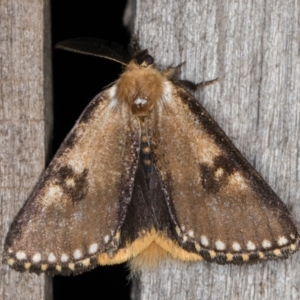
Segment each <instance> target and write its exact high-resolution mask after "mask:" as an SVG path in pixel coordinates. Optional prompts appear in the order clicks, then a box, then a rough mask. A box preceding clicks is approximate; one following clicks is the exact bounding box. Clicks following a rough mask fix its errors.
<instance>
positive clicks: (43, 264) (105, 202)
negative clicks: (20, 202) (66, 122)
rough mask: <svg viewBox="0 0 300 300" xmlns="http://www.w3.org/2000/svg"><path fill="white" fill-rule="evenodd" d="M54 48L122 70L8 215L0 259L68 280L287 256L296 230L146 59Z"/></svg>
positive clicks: (210, 123)
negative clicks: (124, 268)
mask: <svg viewBox="0 0 300 300" xmlns="http://www.w3.org/2000/svg"><path fill="white" fill-rule="evenodd" d="M58 48H61V49H65V50H70V51H75V52H80V53H85V54H90V55H96V56H100V57H105V58H108V59H111V60H115V61H118V62H119V63H121V64H123V65H124V66H125V70H124V72H123V73H122V74H121V76H120V78H119V79H118V80H117V81H116V82H115V83H114V84H112V85H111V86H110V87H109V88H107V89H105V90H104V91H102V92H101V93H100V94H98V95H97V96H96V97H95V98H94V99H93V100H92V101H91V103H90V104H89V105H88V107H87V108H86V109H85V111H84V112H83V114H82V115H81V117H80V118H79V120H78V121H77V123H76V125H75V127H74V128H73V130H72V131H71V132H70V133H69V135H68V136H67V137H66V139H65V141H64V142H63V144H62V145H61V147H60V149H59V150H58V152H57V154H56V156H55V157H54V159H53V160H52V162H51V163H50V165H49V167H48V168H47V170H46V171H45V173H44V175H43V176H42V178H41V179H40V180H39V182H38V183H37V185H36V187H35V188H34V190H33V192H32V194H31V195H30V197H29V199H28V200H27V202H26V203H25V204H24V206H23V208H22V209H21V211H20V212H19V214H18V215H17V217H16V218H15V220H14V222H13V224H12V225H11V228H10V231H9V233H8V235H7V238H6V243H5V251H4V259H5V261H6V262H7V263H8V264H9V265H10V266H11V267H12V268H14V269H16V270H18V271H26V270H29V271H31V272H36V273H40V272H48V273H50V274H70V273H73V274H77V273H82V272H85V271H87V270H89V269H92V268H94V267H95V266H97V265H110V264H117V263H122V262H125V261H131V262H132V266H133V267H134V268H135V269H139V268H143V266H145V265H147V266H149V265H150V266H151V265H153V264H155V263H156V262H158V261H159V260H160V259H163V258H164V257H172V258H175V259H180V260H183V261H200V260H203V259H204V260H207V261H209V262H216V263H218V264H227V263H233V264H241V263H256V262H260V261H265V260H270V259H278V258H287V257H288V256H289V255H291V254H292V253H294V252H295V251H297V250H298V248H299V231H298V229H297V226H296V224H295V223H294V221H293V218H292V216H291V214H290V213H289V211H288V210H287V208H286V206H285V205H284V203H283V202H282V201H281V200H280V199H279V198H278V197H277V196H276V194H275V193H274V192H273V191H272V190H271V188H270V187H269V186H268V185H267V183H266V182H265V181H264V180H263V179H262V177H261V176H260V175H259V174H258V173H257V172H256V171H255V170H254V169H253V168H252V167H251V165H250V164H249V163H248V162H247V161H246V159H245V158H244V157H243V156H242V155H241V154H240V152H239V151H238V150H237V149H236V148H235V146H234V145H233V144H232V142H231V141H230V140H229V138H228V137H227V136H226V135H225V133H224V132H223V131H222V130H221V129H220V127H219V126H218V125H217V124H216V122H215V121H214V120H213V119H212V117H211V116H210V115H209V114H208V113H207V112H206V110H205V109H204V108H203V107H202V106H201V104H199V102H198V101H197V100H196V99H195V98H194V97H193V96H192V95H191V94H190V93H189V92H187V91H186V90H185V89H184V88H182V87H181V84H180V83H184V84H188V85H189V86H193V85H192V84H191V83H187V82H180V81H176V80H175V79H174V75H175V73H176V68H171V67H170V68H167V69H166V70H165V71H163V72H160V71H158V70H157V69H156V68H155V66H154V60H153V57H152V56H150V55H149V54H148V52H147V50H144V51H140V50H139V49H138V47H137V46H136V47H135V49H134V51H132V52H133V53H132V56H131V57H130V58H126V57H125V58H124V57H123V56H122V55H120V54H119V52H118V51H115V50H114V49H112V48H110V47H108V46H107V45H105V44H104V43H103V42H101V41H99V40H95V39H75V40H67V41H64V42H61V43H60V44H59V45H58Z"/></svg>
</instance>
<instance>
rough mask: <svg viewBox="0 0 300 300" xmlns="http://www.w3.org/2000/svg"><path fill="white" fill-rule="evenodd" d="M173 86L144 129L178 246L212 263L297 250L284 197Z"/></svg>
mask: <svg viewBox="0 0 300 300" xmlns="http://www.w3.org/2000/svg"><path fill="white" fill-rule="evenodd" d="M172 86H173V88H172V89H173V94H172V97H171V101H169V102H168V101H163V102H162V105H159V106H158V107H157V108H156V109H155V110H154V111H153V114H152V121H151V122H152V124H153V125H152V126H153V128H154V129H153V132H150V135H151V136H152V138H151V145H152V149H153V152H154V160H155V166H156V168H157V170H158V173H159V176H160V180H161V184H162V188H163V190H164V193H165V199H166V201H167V203H168V205H169V211H170V215H171V219H172V222H173V226H174V227H175V229H176V232H177V239H178V242H179V243H180V244H181V246H182V248H184V249H186V250H187V251H190V252H193V253H197V254H198V255H200V256H202V257H203V258H204V259H206V260H209V261H216V262H217V263H241V262H256V261H258V260H259V259H276V258H286V257H287V256H288V255H289V254H291V253H293V252H295V251H296V250H298V247H299V232H298V229H297V227H296V225H295V223H294V221H293V218H292V216H291V214H290V213H289V212H288V210H287V208H286V206H285V205H284V203H283V202H282V201H281V200H280V199H279V198H278V197H277V196H276V194H275V193H274V192H273V191H272V190H271V188H270V187H269V186H268V185H267V184H266V182H265V181H264V180H263V179H262V178H261V176H260V175H259V174H258V173H257V172H256V171H255V170H254V169H253V168H252V167H251V166H250V164H249V163H248V162H247V161H246V159H245V158H243V156H242V155H241V154H240V152H239V151H238V150H237V149H236V148H235V146H234V145H233V144H232V143H231V141H230V140H229V139H228V137H227V136H226V135H225V134H224V132H223V131H222V130H221V129H220V127H219V126H218V125H217V124H216V122H215V121H214V120H213V119H212V118H211V117H210V116H209V114H208V113H207V112H206V111H205V109H204V108H203V107H202V106H201V105H200V104H199V103H198V102H197V101H196V100H195V99H194V98H193V97H192V96H191V95H190V94H189V93H188V92H187V91H185V90H184V89H182V88H180V87H178V86H174V85H172ZM149 127H150V128H151V126H149Z"/></svg>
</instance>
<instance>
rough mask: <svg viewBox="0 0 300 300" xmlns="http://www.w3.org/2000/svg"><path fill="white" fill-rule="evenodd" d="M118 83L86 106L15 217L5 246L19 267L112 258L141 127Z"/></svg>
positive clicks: (74, 267)
mask: <svg viewBox="0 0 300 300" xmlns="http://www.w3.org/2000/svg"><path fill="white" fill-rule="evenodd" d="M113 88H114V87H112V88H111V89H113ZM111 89H108V90H105V91H104V92H102V93H100V94H99V95H98V96H97V97H95V99H94V100H93V101H92V102H91V103H90V104H89V106H88V107H87V108H86V110H85V111H84V112H83V114H82V116H81V118H80V119H79V121H78V122H77V124H76V126H75V127H74V129H73V130H72V131H71V133H70V134H69V135H68V137H67V138H66V140H65V141H64V143H63V144H62V146H61V148H60V149H59V151H58V153H57V154H56V156H55V158H54V159H53V161H52V162H51V164H50V165H49V167H48V169H47V170H46V172H45V174H44V175H43V177H42V178H41V179H40V181H39V182H38V184H37V185H36V187H35V189H34V191H33V192H32V194H31V196H30V197H29V199H28V200H27V202H26V204H25V205H24V207H23V208H22V210H21V211H20V213H19V215H18V216H17V218H16V219H15V221H14V222H13V224H12V226H11V229H10V232H9V234H8V236H7V239H6V245H5V259H6V261H7V262H8V264H9V265H11V266H12V267H13V268H15V269H17V270H20V271H22V270H29V271H34V272H40V271H47V272H49V273H51V274H55V273H60V274H68V273H72V272H73V273H81V272H84V271H85V270H88V269H89V268H93V267H94V266H95V265H96V264H97V263H99V260H100V263H102V264H110V263H113V261H112V260H111V257H113V256H114V255H115V253H117V252H118V250H119V247H120V244H121V243H122V241H121V235H120V229H121V226H122V224H123V222H124V219H125V212H126V209H127V206H128V203H129V201H130V198H131V194H132V188H133V184H134V178H135V173H136V171H137V167H138V143H139V140H138V138H139V129H138V124H137V122H136V121H135V120H134V119H133V118H131V114H130V112H129V111H127V110H128V109H129V108H128V107H127V106H124V105H123V106H122V105H116V100H115V99H111V95H112V94H113V93H111ZM127 259H128V257H126V256H123V257H121V258H119V260H121V261H122V260H123V261H124V260H127ZM121 261H118V262H121Z"/></svg>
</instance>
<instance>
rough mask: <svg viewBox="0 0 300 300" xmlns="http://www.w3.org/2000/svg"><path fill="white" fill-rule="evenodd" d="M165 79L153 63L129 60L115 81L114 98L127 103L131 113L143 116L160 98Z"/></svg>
mask: <svg viewBox="0 0 300 300" xmlns="http://www.w3.org/2000/svg"><path fill="white" fill-rule="evenodd" d="M166 81H167V78H166V77H165V76H163V75H162V74H161V73H160V72H159V71H158V70H157V69H156V68H155V67H154V66H153V65H148V66H145V65H143V64H142V65H138V64H137V63H136V62H135V61H131V62H130V63H129V64H128V66H127V67H126V70H125V72H124V73H123V74H122V75H121V76H120V78H119V79H118V81H117V83H116V98H117V99H118V101H120V102H122V103H124V102H125V103H127V104H128V105H129V106H130V108H131V110H132V112H133V114H136V115H139V116H145V115H147V114H148V113H149V112H150V111H151V110H152V109H153V106H154V105H155V104H156V103H157V101H159V99H161V98H162V96H163V93H164V83H165V82H166Z"/></svg>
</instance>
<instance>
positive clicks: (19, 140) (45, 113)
mask: <svg viewBox="0 0 300 300" xmlns="http://www.w3.org/2000/svg"><path fill="white" fill-rule="evenodd" d="M50 59H51V56H50V8H49V1H48V0H44V1H41V0H33V1H28V0H1V1H0V70H1V72H0V85H1V88H0V178H1V179H0V187H1V188H0V197H1V198H0V201H1V210H0V216H1V221H0V225H1V227H0V230H1V237H2V239H1V248H0V253H1V254H2V249H3V242H4V237H5V235H6V233H7V231H8V228H9V225H10V223H11V222H12V220H13V217H14V216H15V215H16V213H17V212H18V211H19V209H20V208H21V206H22V204H23V203H24V201H25V199H26V198H27V196H28V194H29V192H30V191H31V189H32V187H33V185H34V183H35V182H36V180H37V178H38V176H39V175H40V174H41V172H42V170H43V169H44V166H45V157H46V156H45V155H46V152H47V149H48V142H49V137H50V128H51V126H50V125H51V119H52V118H51V61H50ZM0 264H1V278H0V299H1V300H2V299H3V300H4V299H10V300H11V299H14V300H21V299H24V300H25V299H26V300H28V299H33V300H36V299H52V288H51V284H52V283H51V278H49V277H46V276H44V275H42V276H37V275H30V274H21V273H18V272H15V271H13V270H11V269H9V268H8V266H7V265H2V262H0Z"/></svg>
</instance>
